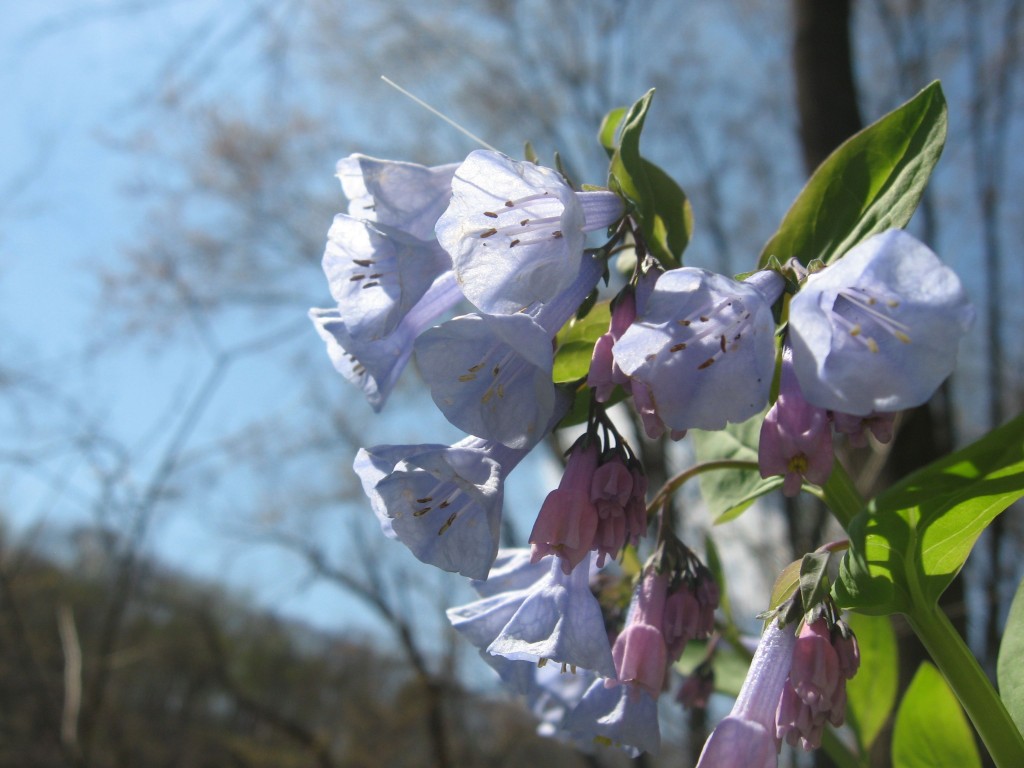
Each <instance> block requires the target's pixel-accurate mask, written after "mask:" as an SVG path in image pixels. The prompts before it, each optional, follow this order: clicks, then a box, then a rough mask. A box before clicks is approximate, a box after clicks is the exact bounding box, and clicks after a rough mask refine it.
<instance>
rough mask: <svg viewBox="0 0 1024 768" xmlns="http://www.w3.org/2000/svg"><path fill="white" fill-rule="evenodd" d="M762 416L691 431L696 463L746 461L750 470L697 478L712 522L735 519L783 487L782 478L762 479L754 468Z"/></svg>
mask: <svg viewBox="0 0 1024 768" xmlns="http://www.w3.org/2000/svg"><path fill="white" fill-rule="evenodd" d="M762 421H764V414H763V413H762V414H760V415H758V416H754V417H752V418H750V419H747V421H744V422H743V423H741V424H729V425H728V426H727V427H726V428H725V429H721V430H718V431H717V432H705V431H703V430H699V429H692V430H690V434H691V435H692V436H693V448H694V451H695V453H696V455H697V461H700V462H704V461H717V460H720V459H731V460H735V461H749V462H751V463H752V465H753V466H752V467H751V468H750V469H723V470H716V471H714V472H704V473H702V474H701V476H700V492H701V495H702V496H703V497H704V502H705V503H706V504H707V505H708V510H709V511H710V513H711V516H712V518H714V520H715V523H716V524H717V523H724V522H726V521H727V520H732V519H733V518H735V517H738V516H739V515H740V514H741V513H742V512H743V511H744V510H745V509H746V508H747V507H749V506H750V505H751V504H753V503H754V501H755V500H756V499H757V498H758V497H760V496H764V495H765V494H766V493H769V492H771V491H773V490H775V489H776V488H778V487H779V486H781V485H782V478H781V477H770V478H768V479H767V480H765V479H763V478H762V477H761V473H760V472H759V471H758V469H757V444H758V441H759V440H760V437H761V422H762Z"/></svg>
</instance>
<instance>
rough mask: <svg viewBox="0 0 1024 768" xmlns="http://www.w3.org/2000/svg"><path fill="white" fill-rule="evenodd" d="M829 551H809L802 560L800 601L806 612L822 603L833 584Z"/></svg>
mask: <svg viewBox="0 0 1024 768" xmlns="http://www.w3.org/2000/svg"><path fill="white" fill-rule="evenodd" d="M828 560H829V553H828V552H808V553H807V554H806V555H804V556H803V559H802V560H801V561H800V601H801V603H802V605H803V609H804V613H807V612H808V611H809V610H810V609H811V608H813V607H814V606H816V605H818V604H820V603H821V601H822V600H824V599H825V595H827V594H828V592H829V588H830V587H831V586H832V585H831V584H830V583H829V580H828V572H827V571H828Z"/></svg>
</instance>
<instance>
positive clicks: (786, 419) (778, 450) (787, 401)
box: [757, 345, 835, 496]
mask: <svg viewBox="0 0 1024 768" xmlns="http://www.w3.org/2000/svg"><path fill="white" fill-rule="evenodd" d="M834 460H835V459H834V454H833V452H832V428H831V425H830V424H829V419H828V411H826V410H825V409H824V408H818V407H816V406H813V405H811V404H810V403H808V402H807V401H806V400H805V399H804V397H803V394H802V393H801V392H800V384H799V382H798V381H797V379H796V374H795V373H794V371H793V352H792V349H790V347H789V346H788V345H787V346H786V347H784V348H783V351H782V375H781V379H780V382H779V397H778V399H777V400H776V401H775V404H774V405H772V407H771V408H770V409H769V411H768V414H767V415H766V416H765V418H764V422H763V423H762V424H761V439H760V442H759V443H758V449H757V462H758V466H759V467H760V470H761V477H771V476H772V475H782V476H783V477H784V478H785V479H784V481H783V485H782V492H783V493H784V494H786V495H787V496H796V495H797V494H798V493H799V492H800V486H801V484H802V483H803V481H804V479H806V480H808V481H810V482H812V483H815V484H817V485H822V484H823V483H824V482H825V481H826V480H828V477H829V475H830V474H832V464H833V462H834Z"/></svg>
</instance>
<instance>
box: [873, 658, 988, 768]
mask: <svg viewBox="0 0 1024 768" xmlns="http://www.w3.org/2000/svg"><path fill="white" fill-rule="evenodd" d="M855 679H856V678H855ZM892 764H893V768H975V766H977V768H981V758H980V757H979V755H978V748H977V747H976V746H975V745H974V732H973V731H972V730H971V726H970V725H969V724H968V723H967V717H966V716H965V715H964V712H963V710H962V709H961V708H960V703H959V702H958V701H957V700H956V696H954V695H953V692H952V691H951V690H950V689H949V686H948V685H947V684H946V680H945V678H943V677H942V675H940V674H939V671H938V670H937V669H936V668H935V667H934V666H932V665H931V664H930V663H928V662H927V661H926V662H923V663H922V664H921V666H920V667H918V668H917V673H916V674H915V675H914V679H913V680H911V681H910V687H909V688H908V689H907V692H906V694H905V695H904V696H903V701H902V702H901V703H900V709H899V712H897V714H896V727H895V729H894V731H893V737H892Z"/></svg>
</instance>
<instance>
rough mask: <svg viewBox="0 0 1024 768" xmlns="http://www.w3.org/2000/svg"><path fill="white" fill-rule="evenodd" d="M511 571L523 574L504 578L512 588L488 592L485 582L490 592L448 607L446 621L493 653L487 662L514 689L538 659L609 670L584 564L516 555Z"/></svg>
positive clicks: (569, 668)
mask: <svg viewBox="0 0 1024 768" xmlns="http://www.w3.org/2000/svg"><path fill="white" fill-rule="evenodd" d="M526 551H527V552H528V550H526ZM540 565H543V566H544V567H543V569H541V568H538V567H537V566H540ZM516 571H517V572H520V573H522V574H525V575H526V578H525V579H524V578H520V577H518V576H517V577H515V579H514V580H509V579H506V580H505V582H504V583H505V584H507V585H509V586H515V588H513V589H509V590H508V591H494V592H491V590H492V589H493V585H490V586H487V587H485V589H486V591H488V592H491V594H489V595H487V596H485V597H483V598H482V599H480V600H477V601H474V602H472V603H468V604H466V605H462V606H458V607H455V608H451V609H449V610H448V618H449V620H450V621H451V622H452V626H453V627H454V628H455V629H456V630H457V631H458V632H459V633H460V634H462V635H464V636H465V637H466V638H467V639H468V640H469V641H470V642H471V643H473V645H475V646H476V647H478V648H480V649H481V650H483V651H485V652H486V654H487V656H489V657H497V658H494V659H491V658H488V659H487V661H488V663H489V664H491V666H493V667H494V668H495V669H496V670H498V672H499V674H501V676H502V678H503V679H504V680H505V681H506V683H509V684H511V685H512V686H513V687H514V688H515V689H516V690H518V692H520V693H526V692H527V691H526V690H524V689H523V686H524V685H525V686H529V685H532V679H531V677H530V675H528V674H527V671H528V670H532V669H533V668H535V667H536V666H537V664H538V663H541V664H546V663H548V662H552V663H554V664H558V665H561V666H562V667H563V670H562V671H564V672H566V673H567V674H575V672H576V671H577V670H578V669H585V670H590V671H592V672H596V673H597V674H600V675H609V674H613V673H614V670H615V667H614V663H613V661H612V653H611V646H610V645H609V643H608V636H607V633H606V632H605V629H604V619H603V617H602V614H601V606H600V604H599V603H598V602H597V598H596V597H594V594H593V593H592V592H591V591H590V581H589V579H590V577H589V571H590V569H589V567H581V568H577V569H575V570H574V571H573V572H572V573H570V574H566V573H564V572H563V570H562V568H561V566H560V564H559V563H558V559H557V558H554V557H549V558H545V559H544V560H542V561H541V562H540V563H537V564H531V563H530V562H529V560H522V559H519V560H518V561H517V562H516ZM528 579H535V580H534V581H532V582H531V581H528ZM484 584H486V582H484ZM520 585H521V586H520ZM510 662H516V664H510Z"/></svg>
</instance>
